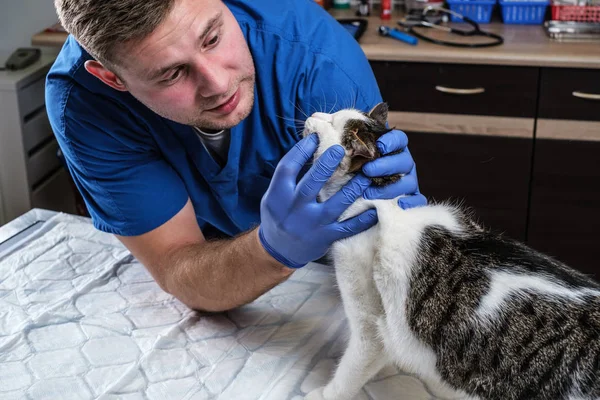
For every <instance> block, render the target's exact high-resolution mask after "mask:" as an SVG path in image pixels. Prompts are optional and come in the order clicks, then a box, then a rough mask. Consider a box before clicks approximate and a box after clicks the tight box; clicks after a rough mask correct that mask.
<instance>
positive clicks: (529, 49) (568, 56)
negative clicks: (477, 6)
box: [331, 10, 600, 68]
mask: <svg viewBox="0 0 600 400" xmlns="http://www.w3.org/2000/svg"><path fill="white" fill-rule="evenodd" d="M331 14H332V15H333V16H334V17H336V18H344V17H351V18H354V14H353V13H351V12H348V11H347V10H343V11H342V10H331ZM366 18H367V20H368V26H367V30H366V31H365V33H364V35H363V36H362V37H361V38H360V44H361V47H362V48H363V50H364V52H365V54H366V55H367V58H369V59H370V60H387V61H413V62H434V63H459V64H490V65H513V66H544V67H571V68H600V42H588V43H581V42H577V43H574V42H569V43H565V42H557V41H554V40H551V39H550V38H549V37H548V36H547V35H546V31H545V30H544V27H543V26H542V25H507V24H503V23H502V22H494V21H492V22H491V23H490V24H480V27H481V29H482V30H485V31H490V32H493V33H497V34H499V35H501V36H503V37H504V43H503V44H502V45H500V46H495V47H488V48H455V47H449V46H441V45H437V44H433V43H429V42H427V41H424V40H421V39H419V43H418V44H417V45H416V46H411V45H409V44H406V43H403V42H400V41H398V40H396V39H392V38H389V37H383V36H380V35H379V34H378V33H377V28H378V27H379V26H380V25H386V26H389V27H396V28H400V26H399V25H398V24H397V21H398V20H399V19H400V18H402V14H401V13H399V12H396V13H394V14H393V15H392V19H391V20H389V21H382V20H381V19H380V18H379V16H370V17H366ZM452 25H453V26H456V27H457V28H462V29H464V28H465V27H466V26H469V25H466V24H452ZM421 31H423V32H424V33H426V34H428V35H429V34H436V33H437V32H438V31H437V30H435V31H434V30H433V29H427V28H421ZM429 31H433V32H429ZM442 35H445V37H444V38H445V40H455V39H454V37H452V38H451V39H450V37H449V36H447V34H445V33H442ZM437 36H438V37H441V36H440V35H437ZM453 36H456V35H453ZM470 40H472V38H471V39H470Z"/></svg>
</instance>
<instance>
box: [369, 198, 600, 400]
mask: <svg viewBox="0 0 600 400" xmlns="http://www.w3.org/2000/svg"><path fill="white" fill-rule="evenodd" d="M415 211H416V212H413V211H412V210H409V211H407V212H403V211H400V212H397V211H393V210H391V209H390V212H389V213H387V217H386V216H385V215H386V211H385V210H384V212H383V213H382V212H381V211H380V210H379V208H378V214H379V220H380V225H381V226H382V239H381V249H380V251H381V252H382V253H383V257H382V260H384V264H385V263H387V268H389V269H391V270H394V271H395V277H396V279H405V280H406V282H405V284H406V288H407V296H406V298H405V304H403V307H402V308H403V309H404V310H406V323H407V324H408V326H409V328H410V330H411V331H412V332H413V333H414V334H415V335H416V336H417V337H418V338H419V340H421V341H422V342H424V343H425V344H427V345H428V346H429V347H430V348H431V349H433V351H434V353H435V354H436V360H437V361H436V366H437V369H438V370H439V373H440V375H441V376H442V377H443V378H444V380H445V381H446V382H448V383H449V384H451V385H452V386H453V387H455V388H460V389H462V390H464V391H465V392H467V393H470V394H472V395H475V396H478V397H480V398H482V399H490V400H491V399H503V400H504V399H527V400H535V399H540V400H541V399H556V400H558V399H572V400H574V399H596V398H600V285H599V284H598V283H597V282H595V281H594V280H592V279H591V278H589V277H588V276H585V275H583V274H581V273H579V272H577V271H575V270H574V269H572V268H570V267H569V266H567V265H565V264H563V263H561V262H559V261H557V260H555V259H552V258H550V257H547V256H546V255H544V254H541V253H539V252H536V251H535V250H533V249H530V248H528V247H527V246H525V245H523V244H521V243H519V242H517V241H513V240H511V239H508V238H506V237H503V236H501V235H497V234H495V233H492V232H488V231H485V230H483V229H482V228H480V227H479V226H478V225H477V224H475V223H474V222H473V221H472V220H471V219H470V218H469V216H468V214H465V213H463V212H462V211H461V210H460V209H458V208H453V207H449V206H433V207H424V208H422V209H421V210H418V211H417V210H415ZM382 216H383V218H382ZM388 219H391V221H392V222H390V221H388ZM398 271H402V273H398ZM398 306H399V305H398Z"/></svg>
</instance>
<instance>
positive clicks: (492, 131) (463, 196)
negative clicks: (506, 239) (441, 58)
mask: <svg viewBox="0 0 600 400" xmlns="http://www.w3.org/2000/svg"><path fill="white" fill-rule="evenodd" d="M371 65H372V67H373V71H374V72H375V76H376V78H377V80H378V83H379V85H380V88H381V91H382V96H383V98H384V100H385V101H387V102H388V104H389V105H390V110H391V113H390V116H391V117H390V118H391V119H392V120H393V121H390V124H391V125H394V126H396V127H398V128H399V129H403V130H404V131H405V132H407V134H408V136H409V148H410V151H411V153H412V154H413V157H414V158H415V161H416V163H417V173H418V176H419V183H420V187H421V191H422V192H423V193H424V194H425V195H426V196H427V197H428V198H429V199H431V200H434V201H446V200H450V201H455V202H462V203H464V204H465V205H467V206H469V207H471V208H472V209H473V210H474V212H475V214H476V216H477V217H478V219H479V220H480V222H481V223H483V224H484V225H485V226H487V227H488V228H490V229H492V230H495V231H500V232H504V233H506V234H507V235H509V236H511V237H513V238H515V239H518V240H521V241H524V242H526V243H528V244H529V245H531V246H532V247H534V248H536V249H538V250H541V251H543V252H545V253H547V254H549V255H551V256H553V257H555V258H557V259H559V260H561V261H564V262H566V263H568V264H570V265H571V266H573V267H574V268H577V269H579V270H581V271H583V272H585V273H588V274H590V275H592V276H594V277H596V278H597V279H600V265H598V264H599V263H598V259H599V258H600V162H598V160H599V159H600V156H598V154H600V122H598V121H600V70H591V69H590V70H586V69H563V68H544V67H541V68H540V67H504V66H503V67H500V66H486V65H457V64H427V63H407V62H390V61H371Z"/></svg>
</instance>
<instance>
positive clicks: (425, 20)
mask: <svg viewBox="0 0 600 400" xmlns="http://www.w3.org/2000/svg"><path fill="white" fill-rule="evenodd" d="M432 11H435V12H439V13H441V14H446V15H453V16H455V17H457V18H459V19H460V20H462V21H463V22H466V23H467V24H469V25H471V27H470V28H467V29H456V28H452V27H449V26H444V25H440V22H441V21H442V20H444V19H447V18H443V17H442V18H438V19H437V21H436V20H434V22H431V21H432V19H431V18H430V15H429V13H430V12H432ZM438 16H439V14H438ZM398 25H400V26H402V27H403V28H404V29H405V30H406V32H407V33H410V34H411V35H413V36H415V37H417V38H419V39H422V40H425V41H427V42H431V43H435V44H439V45H442V46H453V47H469V48H478V47H492V46H498V45H501V44H502V43H504V38H503V37H502V36H500V35H497V34H495V33H492V32H486V31H482V30H481V28H480V27H479V24H478V23H477V22H475V21H473V20H472V19H471V18H469V17H467V16H464V15H461V14H459V13H457V12H455V11H452V10H448V9H445V8H441V7H437V6H429V7H426V8H425V9H423V12H422V13H421V14H420V17H417V19H416V20H415V19H412V20H409V19H404V20H401V21H398ZM415 27H425V28H433V29H438V30H441V31H445V32H448V33H451V34H454V35H459V36H462V37H476V36H480V37H487V38H489V39H490V41H485V42H475V43H468V42H453V41H446V40H440V39H436V38H433V37H431V36H427V35H425V34H423V33H422V32H418V31H417V30H415V29H414V28H415Z"/></svg>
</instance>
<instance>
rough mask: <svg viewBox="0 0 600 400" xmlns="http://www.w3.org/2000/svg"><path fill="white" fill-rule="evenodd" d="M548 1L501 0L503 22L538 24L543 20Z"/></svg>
mask: <svg viewBox="0 0 600 400" xmlns="http://www.w3.org/2000/svg"><path fill="white" fill-rule="evenodd" d="M549 4H550V1H535V0H534V1H519V0H517V1H503V0H500V7H501V8H502V21H504V23H505V24H519V25H539V24H542V23H543V22H544V19H545V17H546V8H547V7H548V5H549Z"/></svg>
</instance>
